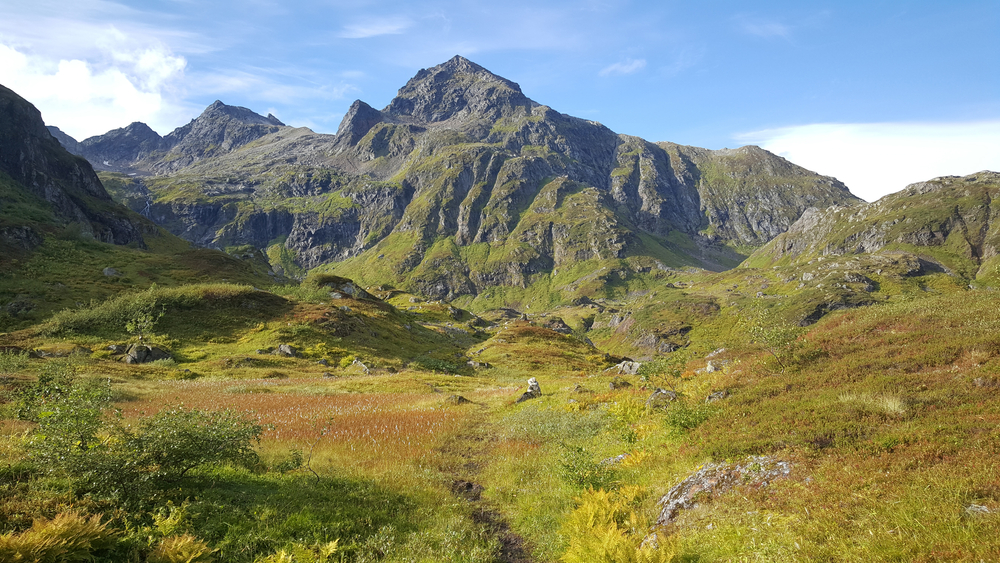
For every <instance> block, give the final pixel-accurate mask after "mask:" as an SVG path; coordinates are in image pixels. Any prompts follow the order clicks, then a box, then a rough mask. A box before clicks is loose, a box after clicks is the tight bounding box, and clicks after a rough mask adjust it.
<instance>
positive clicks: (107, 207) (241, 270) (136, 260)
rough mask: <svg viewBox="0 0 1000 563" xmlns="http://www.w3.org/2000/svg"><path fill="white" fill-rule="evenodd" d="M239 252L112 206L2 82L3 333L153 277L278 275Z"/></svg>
mask: <svg viewBox="0 0 1000 563" xmlns="http://www.w3.org/2000/svg"><path fill="white" fill-rule="evenodd" d="M237 254H241V255H242V256H244V257H246V259H239V258H235V257H232V256H228V255H225V254H223V253H221V252H218V251H212V250H207V249H198V248H193V247H192V246H191V245H190V243H188V242H186V241H183V240H181V239H179V238H177V237H175V236H173V235H171V234H169V233H167V232H166V231H164V230H163V229H161V228H160V227H158V226H156V225H155V224H154V223H153V222H151V221H150V220H148V219H146V218H145V217H142V216H140V215H139V214H137V213H134V212H132V211H130V210H128V209H127V208H125V207H123V206H121V205H120V204H118V203H116V202H114V201H113V200H112V198H111V196H110V195H109V194H108V192H107V191H106V190H105V189H104V186H103V185H102V183H101V181H100V179H99V178H98V176H97V174H95V173H94V170H93V169H92V168H91V166H90V164H89V163H88V162H87V161H86V160H84V159H82V158H79V157H76V156H73V155H71V154H70V153H68V152H67V151H66V150H64V149H63V147H61V146H60V144H59V143H58V142H57V141H56V139H55V138H53V137H52V136H51V135H50V133H49V132H48V130H47V129H46V128H45V125H44V124H43V122H42V118H41V115H40V114H39V112H38V110H37V109H35V108H34V106H32V105H31V104H30V103H29V102H27V101H26V100H24V99H22V98H21V97H20V96H18V95H17V94H15V93H14V92H12V91H10V90H9V89H6V88H2V87H0V272H2V273H0V330H9V329H11V328H18V327H26V326H30V325H32V324H34V323H36V322H38V321H40V320H42V319H45V318H46V317H48V316H49V315H51V314H52V313H54V312H56V311H59V310H61V309H64V308H69V307H78V306H81V305H84V304H87V303H90V302H91V300H93V299H104V298H106V297H109V296H111V295H115V294H117V293H120V292H122V291H123V290H128V289H140V288H145V287H148V286H149V285H150V284H153V283H158V284H166V285H175V284H178V283H188V282H193V281H207V280H209V279H212V280H218V279H223V278H225V279H230V280H232V281H234V282H236V281H241V282H249V283H261V284H263V283H274V282H275V281H276V280H277V278H275V277H274V276H273V275H268V271H269V266H268V264H267V261H266V260H265V259H263V257H262V256H256V255H255V253H254V252H252V251H250V249H242V251H241V252H238V253H237ZM257 254H259V253H257ZM272 274H273V273H272Z"/></svg>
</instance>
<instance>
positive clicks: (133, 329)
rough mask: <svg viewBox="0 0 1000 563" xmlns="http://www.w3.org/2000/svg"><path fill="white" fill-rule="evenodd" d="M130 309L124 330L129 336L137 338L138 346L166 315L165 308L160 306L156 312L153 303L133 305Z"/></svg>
mask: <svg viewBox="0 0 1000 563" xmlns="http://www.w3.org/2000/svg"><path fill="white" fill-rule="evenodd" d="M130 309H131V310H130V312H129V318H128V320H127V321H126V322H125V330H126V332H128V333H129V334H131V335H134V336H137V337H139V344H142V343H143V340H144V338H145V336H146V335H147V334H149V332H150V331H151V330H152V329H153V327H154V326H155V325H156V323H157V322H159V320H160V319H161V318H163V315H165V314H166V313H167V308H166V306H161V307H160V310H159V312H157V311H156V303H155V302H153V303H135V304H134V305H133V306H132V307H131V308H130Z"/></svg>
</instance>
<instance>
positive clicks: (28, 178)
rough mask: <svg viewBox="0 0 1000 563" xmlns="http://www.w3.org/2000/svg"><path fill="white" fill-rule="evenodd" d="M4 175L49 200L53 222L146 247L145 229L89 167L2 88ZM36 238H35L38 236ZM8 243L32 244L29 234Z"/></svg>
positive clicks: (0, 165) (38, 116)
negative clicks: (111, 194)
mask: <svg viewBox="0 0 1000 563" xmlns="http://www.w3.org/2000/svg"><path fill="white" fill-rule="evenodd" d="M0 171H2V172H4V173H6V174H7V175H8V176H10V177H11V178H12V179H13V180H14V181H15V182H17V183H18V184H20V185H21V186H22V187H23V188H24V189H25V191H26V193H27V194H30V196H31V197H34V198H37V199H38V200H42V201H45V202H47V204H48V206H49V207H50V209H51V211H52V214H53V216H54V218H55V220H56V221H57V222H59V223H62V224H64V225H66V224H71V223H72V224H75V225H77V226H78V227H79V229H80V232H81V234H83V235H85V236H92V237H93V238H95V239H97V240H99V241H102V242H109V243H114V244H130V243H132V244H137V245H142V244H143V240H142V230H143V228H144V227H143V225H142V223H141V222H139V221H137V220H136V218H134V217H132V216H130V215H129V214H128V212H127V211H126V210H125V209H124V208H122V207H121V206H119V205H117V204H115V203H114V202H113V201H112V200H111V196H109V195H108V192H106V191H105V190H104V186H103V185H101V182H100V180H99V179H98V178H97V175H96V174H95V173H94V170H93V168H92V167H91V166H90V164H89V163H88V162H87V161H86V160H84V159H82V158H79V157H76V156H73V155H72V154H70V153H69V152H67V151H66V149H65V148H63V147H62V145H60V144H59V141H57V140H56V139H55V138H54V137H53V136H52V134H51V133H49V130H48V129H47V128H46V127H45V123H44V122H43V121H42V116H41V114H40V113H39V111H38V110H37V109H35V107H34V106H32V105H31V104H30V103H28V102H27V101H25V100H24V99H22V98H21V97H20V96H18V95H17V94H15V93H14V92H12V91H11V90H9V89H7V88H4V87H3V86H0ZM36 236H37V235H36ZM5 238H7V239H12V238H20V239H21V240H22V241H23V242H25V243H27V244H29V245H30V244H31V241H32V240H33V239H34V238H35V237H33V236H31V235H29V234H27V233H23V232H22V233H21V234H20V235H19V234H18V233H17V232H8V234H7V236H5Z"/></svg>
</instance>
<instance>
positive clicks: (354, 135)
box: [337, 100, 383, 146]
mask: <svg viewBox="0 0 1000 563" xmlns="http://www.w3.org/2000/svg"><path fill="white" fill-rule="evenodd" d="M382 119H383V118H382V112H380V111H378V110H377V109H375V108H373V107H371V106H370V105H368V104H366V103H364V102H362V101H361V100H355V101H354V103H353V104H351V107H350V108H349V109H348V110H347V113H346V114H345V115H344V119H343V120H341V122H340V127H338V128H337V137H338V139H340V140H342V142H343V143H346V144H348V145H352V146H353V145H356V144H358V141H360V140H361V138H362V137H364V136H365V135H366V134H367V133H368V131H370V130H371V128H372V127H374V126H375V124H376V123H380V122H381V121H382Z"/></svg>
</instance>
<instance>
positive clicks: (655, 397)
mask: <svg viewBox="0 0 1000 563" xmlns="http://www.w3.org/2000/svg"><path fill="white" fill-rule="evenodd" d="M676 400H677V393H675V392H673V391H670V390H669V389H659V388H658V389H657V390H656V391H653V394H652V395H650V396H649V398H648V399H646V407H648V408H651V409H659V408H663V407H666V406H667V405H669V404H670V403H672V402H674V401H676Z"/></svg>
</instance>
